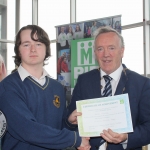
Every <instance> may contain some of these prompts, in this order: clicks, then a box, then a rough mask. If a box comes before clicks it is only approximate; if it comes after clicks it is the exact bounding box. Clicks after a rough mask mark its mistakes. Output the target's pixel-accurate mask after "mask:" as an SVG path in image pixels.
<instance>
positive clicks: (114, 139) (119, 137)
mask: <svg viewBox="0 0 150 150" xmlns="http://www.w3.org/2000/svg"><path fill="white" fill-rule="evenodd" d="M100 135H101V136H102V137H103V138H104V139H105V140H106V141H107V142H109V143H115V144H118V143H121V142H124V141H126V140H127V138H128V134H127V133H121V134H119V133H116V132H113V131H112V130H111V129H108V130H103V133H101V134H100Z"/></svg>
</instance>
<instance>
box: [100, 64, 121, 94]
mask: <svg viewBox="0 0 150 150" xmlns="http://www.w3.org/2000/svg"><path fill="white" fill-rule="evenodd" d="M122 70H123V67H122V64H121V65H120V67H119V68H118V69H117V70H116V71H114V72H113V73H111V74H109V76H110V77H111V78H112V80H111V81H110V82H111V86H112V96H113V95H114V94H115V92H116V88H117V85H118V83H119V80H120V77H121V73H122ZM100 71H101V86H102V89H101V94H102V93H103V90H104V87H105V80H104V78H103V76H104V75H107V74H106V73H105V72H104V71H103V70H100Z"/></svg>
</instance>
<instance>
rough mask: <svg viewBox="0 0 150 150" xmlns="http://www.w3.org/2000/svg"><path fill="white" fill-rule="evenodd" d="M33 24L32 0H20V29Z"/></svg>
mask: <svg viewBox="0 0 150 150" xmlns="http://www.w3.org/2000/svg"><path fill="white" fill-rule="evenodd" d="M28 24H32V0H20V28H21V27H23V26H26V25H28Z"/></svg>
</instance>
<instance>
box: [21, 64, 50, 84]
mask: <svg viewBox="0 0 150 150" xmlns="http://www.w3.org/2000/svg"><path fill="white" fill-rule="evenodd" d="M18 73H19V76H20V78H21V80H22V81H24V79H25V78H27V77H28V76H30V77H31V78H32V79H34V80H35V81H36V82H38V83H39V84H40V85H42V86H43V85H44V84H45V82H46V78H45V76H48V77H50V75H49V74H48V73H47V71H46V70H45V69H44V68H43V75H42V76H41V77H40V78H39V79H38V78H36V77H34V76H32V75H31V74H30V73H29V72H28V71H27V70H26V69H24V68H23V67H22V65H20V66H19V67H18Z"/></svg>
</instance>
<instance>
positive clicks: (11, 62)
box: [7, 43, 15, 74]
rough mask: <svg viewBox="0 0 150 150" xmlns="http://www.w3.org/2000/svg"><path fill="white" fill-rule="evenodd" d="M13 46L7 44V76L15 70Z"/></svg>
mask: <svg viewBox="0 0 150 150" xmlns="http://www.w3.org/2000/svg"><path fill="white" fill-rule="evenodd" d="M12 56H15V53H14V44H10V43H8V44H7V74H10V73H11V71H12V70H14V69H15V63H14V58H13V57H12Z"/></svg>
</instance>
